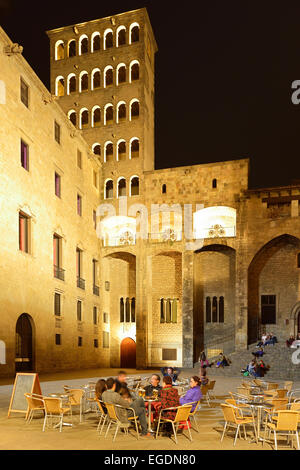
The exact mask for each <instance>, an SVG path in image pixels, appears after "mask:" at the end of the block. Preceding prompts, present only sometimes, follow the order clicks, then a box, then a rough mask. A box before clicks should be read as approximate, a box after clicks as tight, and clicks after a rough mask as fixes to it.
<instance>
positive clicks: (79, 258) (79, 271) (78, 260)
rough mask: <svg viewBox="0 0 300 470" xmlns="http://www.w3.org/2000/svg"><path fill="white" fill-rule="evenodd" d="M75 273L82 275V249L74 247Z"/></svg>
mask: <svg viewBox="0 0 300 470" xmlns="http://www.w3.org/2000/svg"><path fill="white" fill-rule="evenodd" d="M76 274H77V277H81V276H82V250H80V249H79V248H76Z"/></svg>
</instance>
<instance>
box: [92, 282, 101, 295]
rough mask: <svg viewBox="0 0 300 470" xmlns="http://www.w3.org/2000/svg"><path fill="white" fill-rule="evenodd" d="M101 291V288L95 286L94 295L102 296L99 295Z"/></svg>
mask: <svg viewBox="0 0 300 470" xmlns="http://www.w3.org/2000/svg"><path fill="white" fill-rule="evenodd" d="M99 291H100V289H99V286H96V285H95V284H94V285H93V294H94V295H98V296H99V295H100V294H99Z"/></svg>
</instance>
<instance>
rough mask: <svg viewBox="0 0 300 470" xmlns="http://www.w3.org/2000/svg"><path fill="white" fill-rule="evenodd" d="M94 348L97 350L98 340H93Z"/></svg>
mask: <svg viewBox="0 0 300 470" xmlns="http://www.w3.org/2000/svg"><path fill="white" fill-rule="evenodd" d="M94 348H98V340H97V339H94Z"/></svg>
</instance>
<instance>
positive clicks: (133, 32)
mask: <svg viewBox="0 0 300 470" xmlns="http://www.w3.org/2000/svg"><path fill="white" fill-rule="evenodd" d="M139 40H140V27H139V24H138V23H133V24H132V25H130V29H129V43H130V44H133V43H134V42H138V41H139Z"/></svg>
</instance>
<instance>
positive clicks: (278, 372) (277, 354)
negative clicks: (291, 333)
mask: <svg viewBox="0 0 300 470" xmlns="http://www.w3.org/2000/svg"><path fill="white" fill-rule="evenodd" d="M255 346H256V344H253V345H250V346H248V350H245V351H237V352H233V353H232V354H228V355H227V357H229V358H230V360H231V364H230V366H229V367H222V368H216V367H215V366H212V367H211V368H208V370H207V375H208V376H213V377H215V376H216V377H217V376H224V377H230V376H231V377H242V374H241V369H244V368H246V366H247V364H249V362H250V360H251V359H253V357H254V356H253V355H252V354H251V353H252V352H254V351H256V350H257V349H256V347H255ZM295 351H297V350H296V349H289V348H287V347H286V345H285V344H284V343H276V344H275V345H274V346H272V345H268V346H266V347H265V348H264V352H265V354H264V355H263V357H262V359H263V361H264V363H265V364H266V365H269V366H270V370H269V371H268V372H267V373H266V374H265V379H266V380H268V379H272V380H273V379H276V380H285V379H286V380H295V381H297V380H300V348H299V349H298V352H299V355H298V361H299V364H294V363H293V362H292V355H293V353H294V352H295ZM216 359H217V358H212V359H211V360H210V361H211V362H213V361H214V360H216ZM199 367H200V364H199V363H197V364H195V366H194V368H195V370H196V371H197V373H198V371H199Z"/></svg>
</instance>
